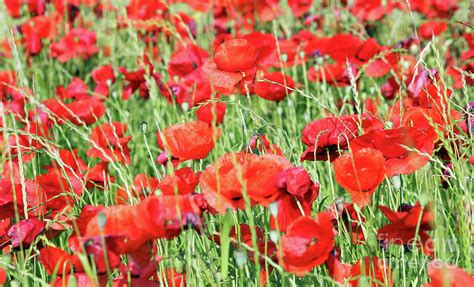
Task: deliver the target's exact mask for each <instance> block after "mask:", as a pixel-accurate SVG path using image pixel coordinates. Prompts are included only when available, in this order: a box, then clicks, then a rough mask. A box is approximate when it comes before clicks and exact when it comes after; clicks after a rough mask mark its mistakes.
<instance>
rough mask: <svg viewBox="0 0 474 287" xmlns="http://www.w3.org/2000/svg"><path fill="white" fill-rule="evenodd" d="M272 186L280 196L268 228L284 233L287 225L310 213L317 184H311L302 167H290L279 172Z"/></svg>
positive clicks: (317, 190) (317, 188) (316, 191)
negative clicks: (278, 191)
mask: <svg viewBox="0 0 474 287" xmlns="http://www.w3.org/2000/svg"><path fill="white" fill-rule="evenodd" d="M273 184H274V185H275V186H276V187H277V188H278V189H279V190H280V193H281V196H280V197H279V199H278V201H277V202H276V204H277V206H278V210H277V213H276V215H275V214H272V216H271V218H270V227H271V228H272V229H277V230H280V231H282V232H286V230H287V229H288V227H289V225H290V224H291V223H293V222H294V221H295V220H296V219H298V218H299V217H301V216H304V215H307V214H310V213H311V206H312V204H313V202H314V200H315V199H316V197H317V196H318V194H319V183H317V182H313V181H312V180H311V178H310V177H309V174H308V173H307V172H306V170H304V168H302V167H291V168H288V169H285V170H283V171H281V172H279V173H278V174H277V175H276V176H275V177H274V178H273Z"/></svg>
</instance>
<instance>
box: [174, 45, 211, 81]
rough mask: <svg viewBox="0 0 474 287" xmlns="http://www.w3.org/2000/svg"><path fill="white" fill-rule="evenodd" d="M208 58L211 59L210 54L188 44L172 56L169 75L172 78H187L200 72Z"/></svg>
mask: <svg viewBox="0 0 474 287" xmlns="http://www.w3.org/2000/svg"><path fill="white" fill-rule="evenodd" d="M207 58H209V53H208V52H207V51H205V50H204V49H202V48H200V47H199V46H196V45H192V44H188V45H186V46H183V47H180V48H179V49H178V50H177V51H175V52H174V53H173V55H171V60H170V63H169V66H168V73H169V74H170V77H174V76H179V77H182V78H185V77H187V76H188V75H190V74H192V73H194V72H196V71H198V70H199V68H200V67H201V66H202V65H203V64H204V61H205V60H206V59H207Z"/></svg>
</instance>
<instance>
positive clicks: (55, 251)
mask: <svg viewBox="0 0 474 287" xmlns="http://www.w3.org/2000/svg"><path fill="white" fill-rule="evenodd" d="M76 260H77V261H78V259H75V260H74V259H73V255H71V254H69V253H67V252H66V251H64V250H62V249H61V248H56V247H45V248H42V249H41V250H40V254H39V261H40V262H41V264H43V266H44V268H45V269H46V272H48V274H50V275H51V274H53V273H54V274H57V275H63V274H68V273H69V272H71V267H74V266H73V264H74V263H76V264H77V263H78V262H74V261H76Z"/></svg>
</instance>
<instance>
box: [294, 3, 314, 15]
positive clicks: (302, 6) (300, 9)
mask: <svg viewBox="0 0 474 287" xmlns="http://www.w3.org/2000/svg"><path fill="white" fill-rule="evenodd" d="M312 4H313V0H288V5H289V6H290V8H291V11H292V12H293V15H295V17H301V16H303V14H305V13H306V12H308V11H309V9H310V8H311V5H312Z"/></svg>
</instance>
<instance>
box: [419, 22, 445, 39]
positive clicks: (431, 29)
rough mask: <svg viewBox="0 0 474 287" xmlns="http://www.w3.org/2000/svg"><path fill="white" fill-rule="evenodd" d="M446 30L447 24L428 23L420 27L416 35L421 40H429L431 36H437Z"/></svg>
mask: <svg viewBox="0 0 474 287" xmlns="http://www.w3.org/2000/svg"><path fill="white" fill-rule="evenodd" d="M447 29H448V24H447V23H446V22H444V21H428V22H425V23H423V24H421V25H420V27H419V28H418V35H420V37H421V38H423V39H427V40H430V39H431V38H432V37H433V36H438V35H439V34H441V33H443V32H445V31H446V30H447Z"/></svg>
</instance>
